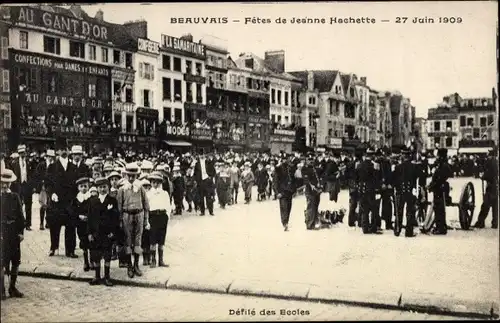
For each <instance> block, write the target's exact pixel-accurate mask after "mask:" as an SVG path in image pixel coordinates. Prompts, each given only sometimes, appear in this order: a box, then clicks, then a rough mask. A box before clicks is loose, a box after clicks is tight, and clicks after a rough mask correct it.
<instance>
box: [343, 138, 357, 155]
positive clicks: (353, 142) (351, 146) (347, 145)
mask: <svg viewBox="0 0 500 323" xmlns="http://www.w3.org/2000/svg"><path fill="white" fill-rule="evenodd" d="M360 147H361V140H359V139H348V138H342V150H343V151H345V152H349V153H354V152H355V151H356V149H360Z"/></svg>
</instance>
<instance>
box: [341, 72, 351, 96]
mask: <svg viewBox="0 0 500 323" xmlns="http://www.w3.org/2000/svg"><path fill="white" fill-rule="evenodd" d="M340 82H342V88H343V89H344V95H347V92H348V90H349V85H350V84H351V75H349V74H340Z"/></svg>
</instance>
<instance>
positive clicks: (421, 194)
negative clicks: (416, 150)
mask: <svg viewBox="0 0 500 323" xmlns="http://www.w3.org/2000/svg"><path fill="white" fill-rule="evenodd" d="M428 177H429V162H428V161H427V152H426V151H422V152H421V153H420V158H419V159H418V181H417V183H418V188H419V189H418V192H417V194H418V197H417V198H418V203H417V218H418V220H419V221H420V222H423V221H424V220H425V214H426V210H427V201H428V194H427V190H426V187H427V178H428Z"/></svg>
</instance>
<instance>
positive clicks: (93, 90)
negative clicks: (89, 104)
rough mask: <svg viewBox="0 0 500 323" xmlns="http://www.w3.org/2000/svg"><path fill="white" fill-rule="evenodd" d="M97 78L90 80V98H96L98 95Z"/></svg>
mask: <svg viewBox="0 0 500 323" xmlns="http://www.w3.org/2000/svg"><path fill="white" fill-rule="evenodd" d="M95 82H96V80H95V79H94V80H89V93H88V95H89V98H95V97H96V96H97V93H96V92H97V85H96V83H95Z"/></svg>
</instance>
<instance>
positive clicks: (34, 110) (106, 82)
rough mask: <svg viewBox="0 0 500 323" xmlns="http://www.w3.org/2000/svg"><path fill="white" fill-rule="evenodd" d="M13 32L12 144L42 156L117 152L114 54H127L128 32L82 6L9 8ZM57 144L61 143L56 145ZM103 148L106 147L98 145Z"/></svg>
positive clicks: (10, 64) (6, 19)
mask: <svg viewBox="0 0 500 323" xmlns="http://www.w3.org/2000/svg"><path fill="white" fill-rule="evenodd" d="M3 10H4V11H3V15H2V19H3V21H4V22H6V23H7V24H8V25H9V41H8V43H9V60H8V64H6V65H4V66H5V67H6V68H8V69H9V75H10V80H9V83H10V84H9V86H10V100H11V102H12V105H13V106H14V108H13V109H11V111H12V114H11V116H12V131H11V139H12V140H11V141H12V142H13V144H14V145H17V144H18V143H20V142H26V143H30V144H31V145H33V146H34V147H36V148H37V149H45V148H46V147H47V146H52V147H53V146H54V144H56V146H57V143H60V144H68V145H70V144H72V143H80V144H83V145H84V146H86V148H88V149H104V148H105V147H107V146H109V145H112V143H113V140H112V137H113V135H114V134H116V131H117V130H116V128H114V127H113V123H112V104H111V101H112V99H111V97H112V95H111V93H112V88H111V79H112V72H111V69H112V67H113V66H114V62H113V57H112V56H111V54H112V52H113V51H114V50H116V49H118V50H124V49H127V45H129V43H128V41H129V40H130V39H129V37H128V34H127V32H126V30H125V28H124V27H123V26H122V25H116V24H110V23H108V22H105V21H104V20H103V13H102V11H99V12H98V13H97V14H96V16H95V17H90V16H88V15H87V14H86V13H85V12H84V11H83V10H82V9H81V8H80V6H78V5H73V6H71V8H70V9H64V8H60V7H56V6H46V5H35V6H16V7H6V8H5V7H4V8H3ZM54 141H56V143H54ZM97 143H101V144H99V145H97Z"/></svg>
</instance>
